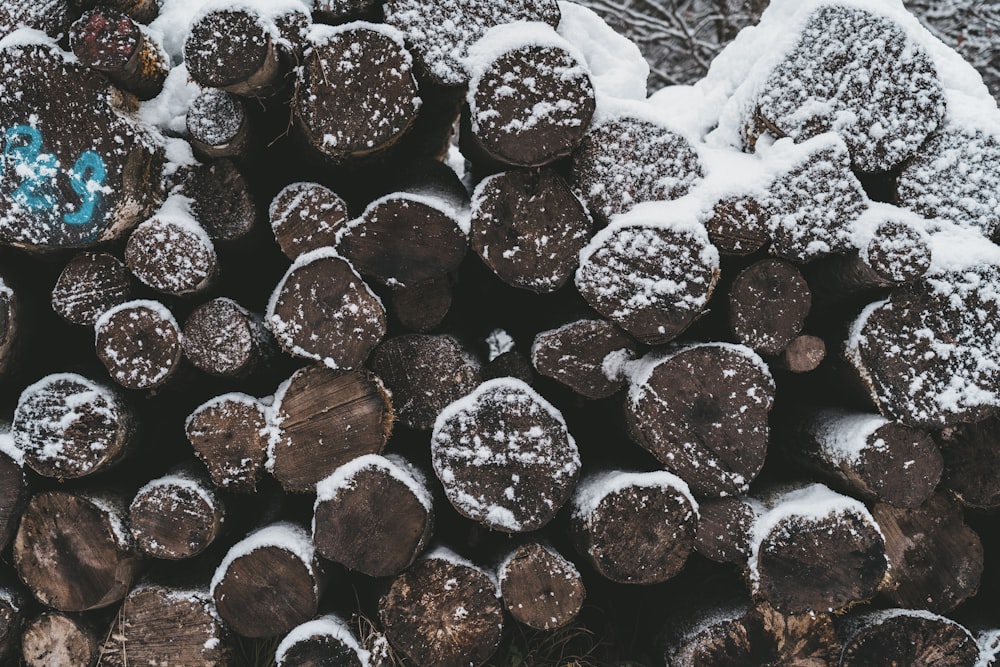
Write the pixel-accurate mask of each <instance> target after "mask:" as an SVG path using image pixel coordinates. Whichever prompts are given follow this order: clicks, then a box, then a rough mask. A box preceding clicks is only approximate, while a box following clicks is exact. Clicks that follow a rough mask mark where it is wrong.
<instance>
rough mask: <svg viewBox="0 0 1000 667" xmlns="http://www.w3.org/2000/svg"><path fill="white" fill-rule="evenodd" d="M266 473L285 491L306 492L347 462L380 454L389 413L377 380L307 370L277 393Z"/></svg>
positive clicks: (368, 375)
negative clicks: (271, 474)
mask: <svg viewBox="0 0 1000 667" xmlns="http://www.w3.org/2000/svg"><path fill="white" fill-rule="evenodd" d="M272 409H273V415H274V418H273V419H274V422H273V423H274V426H275V428H276V433H275V435H274V441H273V442H272V443H271V445H270V447H269V449H268V462H267V467H268V469H269V470H270V471H271V472H272V473H273V474H274V476H275V477H276V478H277V479H278V481H279V482H281V485H282V486H283V487H284V488H285V490H286V491H290V492H293V493H311V492H313V491H314V490H315V487H316V484H317V482H319V481H320V480H322V479H324V478H326V477H328V476H329V475H330V474H332V473H333V471H334V470H336V469H337V468H339V467H340V466H342V465H344V464H345V463H347V462H348V461H350V460H351V459H354V458H356V457H358V456H361V455H364V454H380V453H381V452H382V450H383V449H384V448H385V445H386V442H387V441H388V439H389V435H390V434H391V433H392V425H393V421H394V420H395V414H394V412H393V408H392V402H391V399H390V397H389V394H388V392H386V390H385V387H384V386H383V385H382V382H381V380H379V379H378V377H376V376H375V375H372V374H371V373H369V372H367V371H335V370H330V369H329V368H325V367H324V366H319V365H314V366H307V367H305V368H302V369H300V370H298V371H296V372H295V373H294V374H293V375H292V377H291V378H289V379H288V380H287V381H286V382H285V383H283V384H282V386H281V387H280V388H279V389H278V392H277V393H276V394H275V397H274V406H273V408H272Z"/></svg>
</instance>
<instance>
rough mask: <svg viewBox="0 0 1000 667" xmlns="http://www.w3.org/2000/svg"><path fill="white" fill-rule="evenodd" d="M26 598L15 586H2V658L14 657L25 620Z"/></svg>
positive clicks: (0, 637) (0, 609) (0, 640)
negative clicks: (24, 607) (22, 596)
mask: <svg viewBox="0 0 1000 667" xmlns="http://www.w3.org/2000/svg"><path fill="white" fill-rule="evenodd" d="M23 606H24V600H22V599H21V594H20V593H19V592H18V591H16V590H14V589H13V588H7V587H2V588H0V660H6V659H14V660H16V659H17V658H16V657H15V656H16V655H17V640H18V638H19V637H20V636H21V625H22V623H23V622H24V612H23Z"/></svg>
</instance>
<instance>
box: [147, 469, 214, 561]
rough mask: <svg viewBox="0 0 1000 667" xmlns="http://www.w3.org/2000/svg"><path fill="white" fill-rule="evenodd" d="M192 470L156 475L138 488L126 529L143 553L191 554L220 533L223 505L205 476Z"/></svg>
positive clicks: (175, 557)
mask: <svg viewBox="0 0 1000 667" xmlns="http://www.w3.org/2000/svg"><path fill="white" fill-rule="evenodd" d="M201 477H202V476H201V475H198V474H195V473H194V472H193V471H191V470H180V471H177V472H175V473H171V474H168V475H165V476H163V477H159V478H157V479H154V480H152V481H150V482H149V483H147V484H146V485H145V486H143V487H142V488H141V489H139V490H138V491H137V492H136V494H135V497H133V498H132V503H131V504H130V505H129V510H128V522H129V530H130V531H131V532H132V537H133V539H134V540H135V544H136V547H137V548H138V549H139V551H140V552H142V553H143V554H144V555H146V556H152V557H153V558H163V559H166V560H182V559H185V558H193V557H194V556H197V555H198V554H199V553H201V552H202V551H204V550H205V549H207V548H208V547H209V546H210V545H211V544H212V542H214V541H215V538H217V537H218V536H219V533H220V531H221V529H222V522H223V519H224V518H225V513H226V507H225V505H223V503H222V498H220V497H219V494H218V493H216V491H215V488H214V487H213V486H212V485H211V484H210V483H209V481H208V478H207V477H205V478H204V479H202V478H201Z"/></svg>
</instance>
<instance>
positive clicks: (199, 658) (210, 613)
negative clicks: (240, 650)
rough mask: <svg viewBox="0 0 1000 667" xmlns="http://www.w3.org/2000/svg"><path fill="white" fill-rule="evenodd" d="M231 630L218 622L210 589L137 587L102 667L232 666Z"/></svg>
mask: <svg viewBox="0 0 1000 667" xmlns="http://www.w3.org/2000/svg"><path fill="white" fill-rule="evenodd" d="M232 658H233V649H232V641H231V639H230V635H229V631H228V630H227V629H226V627H225V626H224V625H223V624H222V622H221V621H220V620H219V617H218V616H217V615H216V613H215V609H214V607H213V604H212V598H211V596H210V595H209V593H208V591H207V590H180V589H175V588H168V587H165V586H159V585H155V584H145V585H140V586H137V587H136V588H134V589H133V590H132V592H130V593H129V594H128V597H126V598H125V604H124V605H123V606H122V609H121V611H120V612H119V615H118V621H117V623H116V625H115V627H113V628H112V630H111V633H110V634H109V637H108V640H107V641H105V643H104V645H103V646H102V647H101V665H107V666H108V667H129V666H130V665H184V666H185V667H227V666H228V665H231V664H233V662H232Z"/></svg>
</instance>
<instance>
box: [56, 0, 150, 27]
mask: <svg viewBox="0 0 1000 667" xmlns="http://www.w3.org/2000/svg"><path fill="white" fill-rule="evenodd" d="M73 2H74V4H76V5H79V6H80V7H82V8H84V9H89V8H91V7H110V8H111V9H116V10H118V11H122V12H125V13H126V14H128V15H129V16H131V17H132V18H133V19H134V20H136V21H138V22H139V23H152V22H153V20H154V19H156V17H157V16H159V14H160V5H161V4H162V0H73Z"/></svg>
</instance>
